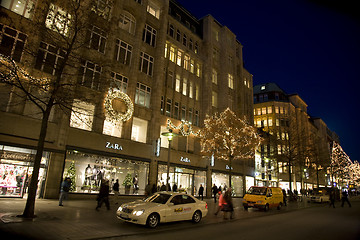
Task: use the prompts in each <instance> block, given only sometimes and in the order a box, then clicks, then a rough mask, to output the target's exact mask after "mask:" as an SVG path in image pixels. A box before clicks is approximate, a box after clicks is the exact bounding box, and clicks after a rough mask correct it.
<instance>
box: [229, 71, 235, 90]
mask: <svg viewBox="0 0 360 240" xmlns="http://www.w3.org/2000/svg"><path fill="white" fill-rule="evenodd" d="M228 85H229V88H230V89H234V77H233V75H232V74H230V73H228Z"/></svg>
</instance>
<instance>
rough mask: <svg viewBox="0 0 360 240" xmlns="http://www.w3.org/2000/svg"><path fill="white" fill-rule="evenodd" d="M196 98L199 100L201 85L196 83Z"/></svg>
mask: <svg viewBox="0 0 360 240" xmlns="http://www.w3.org/2000/svg"><path fill="white" fill-rule="evenodd" d="M195 99H196V101H199V85H198V84H196V85H195Z"/></svg>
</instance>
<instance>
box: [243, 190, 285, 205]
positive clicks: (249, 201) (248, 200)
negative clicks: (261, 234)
mask: <svg viewBox="0 0 360 240" xmlns="http://www.w3.org/2000/svg"><path fill="white" fill-rule="evenodd" d="M283 204H284V198H283V193H282V190H281V188H279V187H256V186H253V187H251V188H249V190H248V191H247V192H246V194H245V196H244V198H243V206H244V209H245V210H248V208H250V207H252V208H259V209H263V210H264V211H267V210H269V209H270V208H274V207H276V208H277V209H279V210H280V209H281V207H282V205H283Z"/></svg>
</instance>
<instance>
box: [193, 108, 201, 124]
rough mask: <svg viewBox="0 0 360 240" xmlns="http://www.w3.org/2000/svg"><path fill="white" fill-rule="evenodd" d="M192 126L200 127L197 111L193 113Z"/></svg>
mask: <svg viewBox="0 0 360 240" xmlns="http://www.w3.org/2000/svg"><path fill="white" fill-rule="evenodd" d="M194 125H195V126H200V121H199V111H198V110H196V111H195V121H194Z"/></svg>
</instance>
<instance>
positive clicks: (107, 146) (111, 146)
mask: <svg viewBox="0 0 360 240" xmlns="http://www.w3.org/2000/svg"><path fill="white" fill-rule="evenodd" d="M105 147H106V148H111V149H115V150H120V151H121V150H123V148H122V146H121V145H119V144H117V143H111V142H106V145H105Z"/></svg>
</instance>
